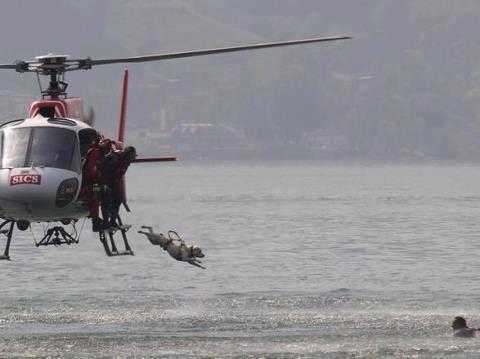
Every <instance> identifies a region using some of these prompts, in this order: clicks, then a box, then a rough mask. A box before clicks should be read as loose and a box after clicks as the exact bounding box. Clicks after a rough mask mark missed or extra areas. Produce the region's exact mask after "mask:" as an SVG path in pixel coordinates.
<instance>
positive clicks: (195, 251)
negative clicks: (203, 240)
mask: <svg viewBox="0 0 480 359" xmlns="http://www.w3.org/2000/svg"><path fill="white" fill-rule="evenodd" d="M192 254H193V257H198V258H203V257H205V254H203V252H202V249H201V248H200V247H197V246H193V247H192Z"/></svg>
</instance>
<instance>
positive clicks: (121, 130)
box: [117, 69, 128, 143]
mask: <svg viewBox="0 0 480 359" xmlns="http://www.w3.org/2000/svg"><path fill="white" fill-rule="evenodd" d="M127 99H128V70H127V69H125V72H124V73H123V85H122V97H121V98H120V117H119V118H118V133H117V140H118V142H122V143H123V142H124V139H125V119H126V117H127Z"/></svg>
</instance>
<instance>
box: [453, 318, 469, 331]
mask: <svg viewBox="0 0 480 359" xmlns="http://www.w3.org/2000/svg"><path fill="white" fill-rule="evenodd" d="M466 327H467V321H466V320H465V318H463V317H455V319H454V320H453V322H452V328H453V329H462V328H466Z"/></svg>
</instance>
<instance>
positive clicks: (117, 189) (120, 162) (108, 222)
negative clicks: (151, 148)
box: [101, 146, 137, 228]
mask: <svg viewBox="0 0 480 359" xmlns="http://www.w3.org/2000/svg"><path fill="white" fill-rule="evenodd" d="M136 155H137V152H136V150H135V148H134V147H131V146H128V147H125V149H124V150H123V151H111V152H110V153H108V154H107V155H105V157H104V160H103V164H102V181H103V183H104V184H105V186H104V191H103V192H102V200H101V203H102V214H103V218H104V220H105V226H106V227H107V228H108V227H114V226H115V224H116V220H117V217H118V212H119V210H120V205H121V204H122V202H123V191H122V178H123V176H124V175H125V173H126V172H127V170H128V167H129V166H130V164H131V163H132V162H133V161H134V160H135V157H136Z"/></svg>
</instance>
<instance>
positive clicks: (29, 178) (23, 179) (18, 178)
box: [10, 175, 42, 186]
mask: <svg viewBox="0 0 480 359" xmlns="http://www.w3.org/2000/svg"><path fill="white" fill-rule="evenodd" d="M41 183H42V176H40V175H13V176H11V177H10V186H15V185H17V184H37V185H39V184H41Z"/></svg>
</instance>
